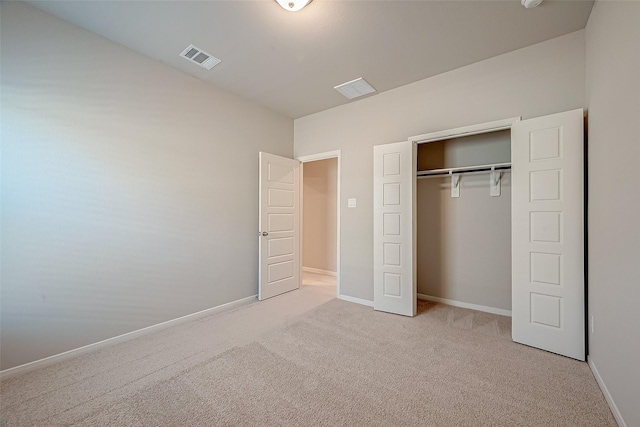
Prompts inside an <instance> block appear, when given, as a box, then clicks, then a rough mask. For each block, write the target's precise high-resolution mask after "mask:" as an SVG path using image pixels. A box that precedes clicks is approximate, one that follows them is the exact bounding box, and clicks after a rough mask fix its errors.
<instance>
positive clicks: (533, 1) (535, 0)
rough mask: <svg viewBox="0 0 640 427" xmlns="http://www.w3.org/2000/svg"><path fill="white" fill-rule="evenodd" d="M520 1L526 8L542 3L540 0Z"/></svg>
mask: <svg viewBox="0 0 640 427" xmlns="http://www.w3.org/2000/svg"><path fill="white" fill-rule="evenodd" d="M520 3H521V4H522V5H523V6H524V7H526V8H527V9H533V8H534V7H536V6H539V5H540V3H542V0H520Z"/></svg>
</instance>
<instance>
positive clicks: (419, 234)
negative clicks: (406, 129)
mask: <svg viewBox="0 0 640 427" xmlns="http://www.w3.org/2000/svg"><path fill="white" fill-rule="evenodd" d="M416 158H417V164H416V167H417V170H416V181H417V182H416V240H417V242H416V265H417V296H418V299H419V300H420V299H423V300H429V301H434V302H442V303H445V304H448V305H453V306H458V307H465V308H472V309H475V310H480V311H485V312H490V313H494V314H501V315H507V316H511V302H512V295H511V288H512V274H511V273H512V271H511V265H512V259H511V170H510V168H511V131H510V129H503V130H498V131H489V132H486V133H479V134H474V135H469V136H460V137H454V138H449V139H440V140H434V141H427V142H418V143H417V155H416Z"/></svg>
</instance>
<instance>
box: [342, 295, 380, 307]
mask: <svg viewBox="0 0 640 427" xmlns="http://www.w3.org/2000/svg"><path fill="white" fill-rule="evenodd" d="M338 299H341V300H343V301H348V302H354V303H356V304H361V305H366V306H367V307H373V301H369V300H368V299H362V298H356V297H350V296H349V295H338Z"/></svg>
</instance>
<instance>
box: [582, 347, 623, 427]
mask: <svg viewBox="0 0 640 427" xmlns="http://www.w3.org/2000/svg"><path fill="white" fill-rule="evenodd" d="M587 363H588V364H589V367H590V368H591V372H592V373H593V376H594V377H595V379H596V382H597V383H598V386H600V390H601V391H602V394H603V395H604V398H605V400H606V401H607V403H608V404H609V409H611V413H612V414H613V418H615V419H616V422H617V423H618V425H619V426H620V427H627V423H625V422H624V419H623V418H622V414H621V413H620V411H619V410H618V407H617V406H616V403H615V402H614V401H613V397H612V396H611V393H609V389H608V388H607V386H606V385H605V384H604V380H603V379H602V377H601V376H600V372H598V369H597V368H596V365H595V363H593V359H592V358H591V357H590V356H587Z"/></svg>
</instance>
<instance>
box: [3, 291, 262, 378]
mask: <svg viewBox="0 0 640 427" xmlns="http://www.w3.org/2000/svg"><path fill="white" fill-rule="evenodd" d="M257 297H258V296H257V295H252V296H250V297H246V298H242V299H239V300H236V301H231V302H228V303H226V304H222V305H219V306H216V307H212V308H208V309H206V310H202V311H198V312H196V313H192V314H187V315H186V316H182V317H178V318H177V319H172V320H167V321H166V322H162V323H158V324H156V325H151V326H147V327H146V328H142V329H138V330H136V331H132V332H127V333H126V334H122V335H118V336H117V337H113V338H107V339H106V340H102V341H98V342H96V343H93V344H89V345H85V346H83V347H80V348H75V349H73V350H69V351H65V352H64V353H60V354H55V355H53V356H49V357H45V358H44V359H40V360H36V361H33V362H29V363H25V364H24V365H20V366H15V367H13V368H9V369H5V370H3V371H0V381H1V380H4V379H7V378H11V377H15V376H16V375H20V374H24V373H26V372H29V371H33V370H35V369H39V368H44V367H45V366H49V365H53V364H54V363H59V362H62V361H64V360H68V359H71V358H72V357H76V356H79V355H81V354H85V353H89V352H92V351H95V350H98V349H100V348H104V347H109V346H112V345H115V344H119V343H122V342H125V341H129V340H132V339H134V338H138V337H141V336H144V335H148V334H151V333H153V332H158V331H160V330H162V329H166V328H169V327H171V326H176V325H179V324H181V323H185V322H188V321H190V320H195V319H198V318H200V317H204V316H208V315H210V314H213V313H217V312H220V311H224V310H229V309H232V308H235V307H239V306H241V305H244V304H249V303H251V302H254V301H256V299H257Z"/></svg>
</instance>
